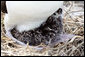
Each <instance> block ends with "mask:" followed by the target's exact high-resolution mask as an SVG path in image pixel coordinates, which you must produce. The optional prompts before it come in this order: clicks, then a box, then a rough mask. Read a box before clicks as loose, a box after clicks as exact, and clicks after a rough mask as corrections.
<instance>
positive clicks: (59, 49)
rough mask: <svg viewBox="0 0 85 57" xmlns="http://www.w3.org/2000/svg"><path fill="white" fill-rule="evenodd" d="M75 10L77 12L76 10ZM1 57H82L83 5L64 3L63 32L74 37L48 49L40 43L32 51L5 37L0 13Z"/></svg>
mask: <svg viewBox="0 0 85 57" xmlns="http://www.w3.org/2000/svg"><path fill="white" fill-rule="evenodd" d="M76 9H77V10H76ZM1 14H2V16H1V56H84V4H83V3H80V2H79V1H78V2H75V1H72V2H70V1H69V2H68V1H67V2H64V19H63V26H64V28H63V31H64V32H66V33H69V34H75V36H74V37H73V38H72V39H70V40H69V41H68V42H66V43H63V42H62V43H57V44H56V45H55V46H54V47H49V46H46V45H44V44H43V43H41V44H40V45H38V47H43V49H40V50H39V49H38V50H37V49H34V46H32V47H30V46H29V44H27V46H21V45H18V44H17V43H16V42H15V41H13V40H11V39H10V38H7V37H6V36H5V30H4V24H3V20H4V14H3V13H2V12H1Z"/></svg>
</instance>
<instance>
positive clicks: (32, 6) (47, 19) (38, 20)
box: [1, 1, 63, 45]
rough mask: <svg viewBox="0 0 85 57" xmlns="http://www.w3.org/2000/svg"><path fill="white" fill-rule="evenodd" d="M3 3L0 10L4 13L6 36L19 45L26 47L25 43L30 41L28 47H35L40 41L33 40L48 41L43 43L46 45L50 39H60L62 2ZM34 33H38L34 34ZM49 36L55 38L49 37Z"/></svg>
mask: <svg viewBox="0 0 85 57" xmlns="http://www.w3.org/2000/svg"><path fill="white" fill-rule="evenodd" d="M3 3H4V4H3V5H2V6H3V7H5V8H3V7H1V9H2V11H3V12H5V17H4V25H5V30H6V36H8V37H10V38H11V39H12V40H14V41H16V42H17V43H19V44H21V45H26V44H25V43H27V41H29V40H30V41H29V42H30V45H36V44H37V43H40V41H37V40H34V39H35V38H38V39H41V38H43V39H46V40H48V41H47V42H46V41H45V43H46V44H48V42H49V40H50V38H53V39H54V40H55V39H57V40H58V39H59V38H60V37H59V35H60V34H61V32H62V27H63V25H62V9H63V1H6V2H3ZM12 32H14V34H13V33H12ZM26 32H27V36H26ZM36 32H37V33H38V32H39V33H38V34H36ZM15 34H17V35H18V34H19V35H20V34H21V35H24V36H26V37H24V36H23V37H24V38H23V37H22V38H21V37H20V36H15ZM37 35H38V36H37ZM50 35H55V36H53V37H49V36H50ZM28 36H29V37H28ZM39 36H40V37H39ZM15 37H16V38H15ZM18 39H21V40H20V41H19V40H18ZM54 40H53V41H52V42H54ZM57 40H56V41H57ZM42 42H44V40H43V41H42Z"/></svg>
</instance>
